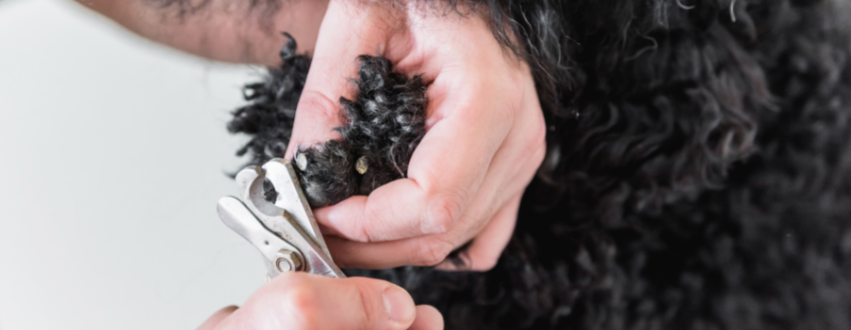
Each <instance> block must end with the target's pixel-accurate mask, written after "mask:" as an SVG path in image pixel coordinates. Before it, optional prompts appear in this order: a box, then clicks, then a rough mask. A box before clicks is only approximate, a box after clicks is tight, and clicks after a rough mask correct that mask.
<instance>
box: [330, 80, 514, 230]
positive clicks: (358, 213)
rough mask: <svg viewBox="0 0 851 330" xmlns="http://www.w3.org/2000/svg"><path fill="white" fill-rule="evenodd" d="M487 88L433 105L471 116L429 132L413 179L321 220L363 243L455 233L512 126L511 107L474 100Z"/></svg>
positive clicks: (352, 201) (412, 168)
mask: <svg viewBox="0 0 851 330" xmlns="http://www.w3.org/2000/svg"><path fill="white" fill-rule="evenodd" d="M482 87H483V86H458V87H457V89H456V92H457V93H456V94H453V95H452V96H447V100H437V101H436V102H432V103H437V104H435V105H434V106H436V107H438V108H440V107H459V108H466V111H463V112H454V113H452V114H451V115H449V116H448V117H445V118H443V119H442V120H439V121H438V122H437V123H435V124H434V126H432V127H431V128H430V129H429V131H428V132H427V133H426V135H425V137H424V138H423V140H422V142H420V144H419V145H418V146H417V149H416V150H415V151H414V154H413V156H412V157H411V160H410V165H409V167H408V178H406V179H401V180H396V181H393V182H391V183H388V184H386V185H384V186H381V187H379V188H378V189H376V190H374V191H373V192H372V193H370V195H369V196H367V197H362V196H356V197H352V198H349V199H347V200H344V201H342V202H340V203H339V204H337V205H334V206H331V207H330V208H327V209H326V210H322V211H321V212H317V213H316V217H317V220H318V221H319V222H320V223H322V224H324V225H325V226H328V227H332V228H334V230H335V231H337V232H339V233H341V234H342V235H343V236H344V237H346V238H349V239H352V240H357V241H361V242H371V241H388V240H395V239H402V238H408V237H414V236H419V235H427V234H438V233H445V232H447V231H448V230H449V229H451V228H452V227H453V226H454V224H455V223H456V222H457V220H458V219H459V218H460V217H461V215H462V214H464V212H465V211H466V208H467V206H468V205H469V203H470V202H471V200H472V199H473V198H474V197H475V195H476V192H477V191H478V190H479V187H480V186H481V184H482V181H483V179H484V177H485V174H486V173H487V172H488V167H489V165H490V164H491V159H492V157H493V155H494V153H496V151H497V149H498V148H499V146H500V144H501V143H502V141H503V140H504V139H505V136H506V135H507V134H508V131H509V130H510V128H511V124H512V119H511V118H509V117H508V116H505V115H499V113H501V112H502V113H507V112H509V111H508V109H505V108H504V107H508V106H510V105H501V106H494V107H489V106H488V104H483V103H482V102H479V101H478V100H476V99H475V98H474V97H469V95H481V94H482V91H479V90H476V89H478V88H482ZM430 88H431V87H430ZM450 98H451V99H450ZM442 102H445V103H442ZM431 106H432V105H430V107H431ZM438 111H439V110H438ZM471 123H475V124H471Z"/></svg>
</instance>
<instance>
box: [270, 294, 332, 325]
mask: <svg viewBox="0 0 851 330" xmlns="http://www.w3.org/2000/svg"><path fill="white" fill-rule="evenodd" d="M316 291H317V290H316V289H315V288H314V287H313V286H310V285H294V286H289V287H288V288H287V290H286V291H284V292H283V293H282V294H281V296H280V306H281V309H282V310H281V312H282V314H288V315H298V317H293V318H290V320H288V321H289V322H291V324H293V325H294V328H296V329H309V328H310V325H315V324H319V322H320V321H321V318H322V315H321V311H322V306H321V302H320V301H319V298H318V297H319V293H318V292H316ZM296 325H297V326H296Z"/></svg>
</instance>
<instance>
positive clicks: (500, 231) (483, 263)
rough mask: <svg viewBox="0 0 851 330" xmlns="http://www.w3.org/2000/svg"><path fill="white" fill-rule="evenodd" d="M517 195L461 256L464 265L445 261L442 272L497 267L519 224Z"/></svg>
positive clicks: (438, 266) (440, 265)
mask: <svg viewBox="0 0 851 330" xmlns="http://www.w3.org/2000/svg"><path fill="white" fill-rule="evenodd" d="M522 196H523V195H522V194H520V195H517V196H515V197H514V198H512V199H511V200H510V201H509V202H508V203H507V204H505V205H504V206H503V207H502V209H500V210H499V212H497V213H496V214H495V215H494V217H493V219H491V220H490V222H488V225H487V226H485V229H484V230H482V231H481V232H480V233H479V235H478V236H476V238H474V239H473V243H472V244H471V245H470V247H469V248H467V250H466V251H463V252H462V253H461V254H460V256H461V258H462V260H463V261H464V265H463V266H461V267H460V268H459V267H458V266H456V265H455V264H454V263H452V262H451V261H449V260H444V261H443V262H441V263H440V264H438V265H437V269H440V270H464V271H467V270H470V271H479V272H481V271H488V270H491V269H492V268H493V267H494V266H496V263H497V261H498V260H499V256H500V255H502V250H504V249H505V246H506V245H508V241H509V240H510V239H511V235H512V234H513V233H514V225H515V224H516V223H517V210H518V209H520V198H521V197H522Z"/></svg>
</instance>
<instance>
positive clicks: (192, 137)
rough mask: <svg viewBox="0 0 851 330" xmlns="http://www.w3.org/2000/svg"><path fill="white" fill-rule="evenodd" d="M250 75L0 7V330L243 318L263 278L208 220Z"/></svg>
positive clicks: (1, 2) (95, 24)
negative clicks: (230, 312) (223, 315)
mask: <svg viewBox="0 0 851 330" xmlns="http://www.w3.org/2000/svg"><path fill="white" fill-rule="evenodd" d="M116 1H126V0H116ZM260 72H262V70H261V69H259V68H252V67H246V66H229V65H223V64H217V63H212V62H209V61H205V60H202V59H198V58H195V57H191V56H188V55H184V54H182V53H179V52H177V51H174V50H170V49H167V48H164V47H162V46H159V45H157V44H154V43H152V42H150V41H147V40H144V39H141V38H139V37H137V36H135V35H133V34H131V33H129V32H126V31H124V30H122V29H121V28H120V27H118V26H117V25H115V24H114V23H112V22H111V21H109V20H106V19H104V18H102V17H100V16H98V15H97V14H94V13H92V12H89V11H88V10H86V9H85V8H83V7H81V6H80V5H78V4H76V3H74V2H72V1H70V0H0V329H2V330H24V329H194V328H195V327H196V326H198V325H200V323H201V322H202V321H203V320H204V319H206V317H208V316H209V315H210V314H212V313H213V312H214V311H216V310H218V309H219V308H221V307H224V306H226V305H229V304H241V303H243V302H244V300H245V299H246V298H247V297H248V296H249V295H250V294H251V292H253V291H254V290H255V289H256V288H257V287H258V286H259V285H261V284H262V282H263V279H264V269H263V264H262V262H261V259H260V256H259V254H258V253H257V252H256V251H255V250H253V248H252V247H251V246H250V245H248V243H246V242H244V241H243V240H242V238H241V237H239V236H238V235H236V234H234V233H232V232H231V231H230V230H229V229H227V228H226V227H225V226H224V225H223V224H222V223H221V222H220V221H219V219H218V217H217V216H216V212H215V209H216V207H215V206H216V201H217V200H218V198H219V197H221V196H223V195H228V194H235V186H234V184H233V182H232V181H231V180H230V179H229V178H227V177H226V176H225V172H230V171H234V170H238V169H239V165H240V164H241V160H239V159H237V158H236V157H235V156H234V155H233V152H234V151H235V150H236V149H237V147H238V146H239V145H240V143H241V142H242V141H244V139H245V138H244V137H234V136H230V135H228V134H227V132H226V130H225V123H226V121H227V120H228V117H229V111H231V110H232V109H234V108H236V107H237V106H238V105H239V104H241V92H240V87H241V86H242V85H243V84H244V83H246V82H250V81H253V80H257V78H258V76H259V75H260Z"/></svg>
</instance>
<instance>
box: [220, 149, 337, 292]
mask: <svg viewBox="0 0 851 330" xmlns="http://www.w3.org/2000/svg"><path fill="white" fill-rule="evenodd" d="M264 182H266V187H264ZM236 183H237V186H239V192H240V194H241V196H240V197H242V200H240V199H238V198H236V197H231V196H228V197H224V198H222V199H220V200H219V205H218V212H219V217H220V218H221V219H222V222H224V223H225V224H226V225H227V226H228V227H230V228H231V229H233V230H234V231H235V232H237V233H238V234H239V235H241V236H242V237H244V238H245V239H246V240H248V242H250V243H251V244H253V245H254V246H255V247H256V248H257V250H259V251H260V253H261V254H263V257H265V260H266V269H267V271H268V273H267V276H268V277H267V279H271V278H274V277H275V276H277V275H278V274H280V273H282V272H288V271H303V272H309V273H312V274H319V275H325V276H330V277H346V276H345V275H344V274H343V272H342V271H340V268H338V267H337V265H335V264H334V260H332V259H331V253H330V252H328V247H327V246H326V245H325V240H324V239H323V238H322V233H320V232H319V226H317V224H316V219H315V218H314V217H313V211H312V210H311V209H310V205H308V204H307V199H306V198H305V197H304V192H303V191H302V190H301V185H300V184H299V182H298V177H296V175H295V171H294V170H293V167H292V165H291V164H290V163H289V162H288V161H286V160H284V159H280V158H275V159H272V160H270V161H268V162H267V163H266V164H263V166H262V167H257V166H248V167H246V168H245V169H243V170H242V171H240V172H239V173H238V174H237V175H236ZM269 184H271V186H272V187H269V186H268V185H269ZM269 188H273V190H271V189H269ZM270 200H271V201H270Z"/></svg>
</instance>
